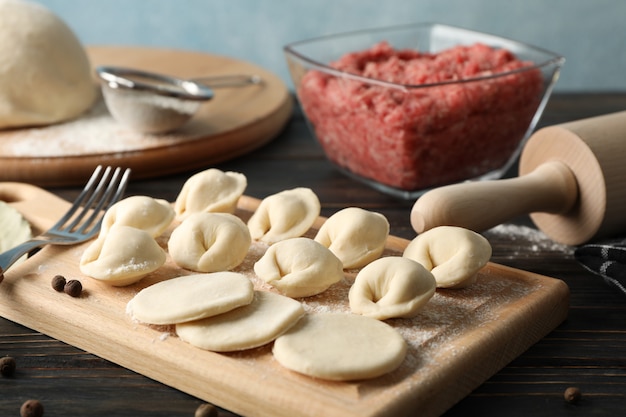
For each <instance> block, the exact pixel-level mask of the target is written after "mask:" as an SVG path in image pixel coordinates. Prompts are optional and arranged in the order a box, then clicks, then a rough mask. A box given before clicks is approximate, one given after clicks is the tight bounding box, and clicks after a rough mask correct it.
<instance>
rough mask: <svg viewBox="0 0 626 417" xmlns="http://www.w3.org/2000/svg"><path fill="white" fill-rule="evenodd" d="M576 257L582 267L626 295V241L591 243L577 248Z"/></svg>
mask: <svg viewBox="0 0 626 417" xmlns="http://www.w3.org/2000/svg"><path fill="white" fill-rule="evenodd" d="M574 256H575V258H576V260H578V262H580V264H581V265H582V266H584V267H585V268H586V269H588V270H589V271H591V272H593V273H594V274H597V275H599V276H601V277H602V278H603V279H604V281H606V283H607V284H609V285H610V286H612V287H613V288H615V289H617V290H619V291H620V292H622V293H623V294H624V295H626V239H623V238H622V239H619V240H611V241H606V242H599V243H589V244H586V245H583V246H580V247H578V248H576V250H575V251H574Z"/></svg>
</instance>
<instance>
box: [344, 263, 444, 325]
mask: <svg viewBox="0 0 626 417" xmlns="http://www.w3.org/2000/svg"><path fill="white" fill-rule="evenodd" d="M436 287H437V283H436V282H435V277H433V274H431V273H430V271H428V270H427V269H426V268H424V267H423V266H422V265H420V264H419V263H417V262H415V261H412V260H410V259H407V258H403V257H400V256H389V257H385V258H380V259H377V260H375V261H373V262H371V263H370V264H368V265H366V266H365V267H364V268H363V269H361V270H360V271H359V273H358V274H357V276H356V278H355V280H354V284H352V287H351V288H350V292H349V294H348V299H349V300H350V309H351V310H352V312H353V313H356V314H362V315H364V316H367V317H372V318H375V319H378V320H385V319H389V318H395V317H400V318H410V317H415V316H416V315H417V313H418V312H419V310H420V309H421V308H422V307H423V306H424V305H425V304H426V303H427V302H428V300H430V299H431V298H432V296H433V295H434V294H435V289H436Z"/></svg>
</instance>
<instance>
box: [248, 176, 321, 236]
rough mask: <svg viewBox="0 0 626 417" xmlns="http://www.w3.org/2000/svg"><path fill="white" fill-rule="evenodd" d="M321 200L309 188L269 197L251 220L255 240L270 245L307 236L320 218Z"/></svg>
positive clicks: (251, 229) (249, 223)
mask: <svg viewBox="0 0 626 417" xmlns="http://www.w3.org/2000/svg"><path fill="white" fill-rule="evenodd" d="M320 209H321V207H320V201H319V199H318V198H317V195H315V193H314V192H313V191H312V190H311V189H310V188H302V187H301V188H294V189H291V190H285V191H281V192H279V193H277V194H273V195H271V196H269V197H266V198H264V199H263V201H261V204H259V207H258V208H257V210H256V211H255V212H254V214H253V215H252V217H250V220H248V228H249V229H250V234H251V235H252V239H254V240H260V241H262V242H265V243H267V244H270V245H271V244H272V243H276V242H280V241H281V240H285V239H289V238H292V237H300V236H302V235H304V234H305V233H306V232H307V231H308V230H309V229H310V228H311V226H312V225H313V222H314V221H315V219H317V217H318V216H319V215H320Z"/></svg>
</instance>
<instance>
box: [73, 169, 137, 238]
mask: <svg viewBox="0 0 626 417" xmlns="http://www.w3.org/2000/svg"><path fill="white" fill-rule="evenodd" d="M120 173H121V168H116V170H115V172H114V173H113V176H112V177H111V180H110V181H109V184H108V186H107V188H106V190H105V191H104V194H102V197H101V198H100V201H99V202H98V203H97V204H96V205H95V207H94V208H93V211H92V213H91V216H89V219H88V220H87V221H86V222H84V223H83V224H82V226H81V227H80V228H78V230H77V232H80V233H85V232H86V231H87V229H89V228H90V227H92V226H93V227H92V229H91V231H90V232H88V233H92V232H96V231H97V230H99V228H100V224H101V222H102V214H103V212H105V211H106V210H108V209H109V208H110V207H111V206H112V205H113V204H115V203H116V202H117V201H119V200H120V198H121V197H122V195H123V194H124V190H125V189H126V185H127V183H128V177H129V176H130V169H126V170H125V171H124V173H123V175H122V176H121V178H119V181H118V177H120Z"/></svg>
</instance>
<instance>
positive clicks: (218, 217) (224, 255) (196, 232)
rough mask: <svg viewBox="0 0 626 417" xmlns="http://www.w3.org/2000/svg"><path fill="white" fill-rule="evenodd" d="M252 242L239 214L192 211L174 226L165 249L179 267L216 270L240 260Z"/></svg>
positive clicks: (225, 267) (230, 266)
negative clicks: (192, 212)
mask: <svg viewBox="0 0 626 417" xmlns="http://www.w3.org/2000/svg"><path fill="white" fill-rule="evenodd" d="M251 243H252V239H251V238H250V232H249V231H248V228H247V227H246V224H245V223H244V222H243V221H242V220H241V219H240V218H239V217H237V216H235V215H233V214H228V213H194V214H192V215H190V216H189V217H187V218H186V219H185V220H183V222H182V223H181V224H180V225H179V226H178V227H177V228H176V229H174V231H173V232H172V235H171V236H170V239H169V241H168V250H169V253H170V256H171V257H172V259H173V260H174V262H176V264H177V265H178V266H180V267H183V268H186V269H190V270H192V271H198V272H218V271H228V270H230V269H233V268H235V267H236V266H237V265H239V264H240V263H241V262H243V260H244V258H245V257H246V255H247V254H248V249H249V248H250V244H251Z"/></svg>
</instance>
